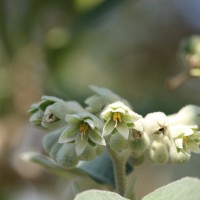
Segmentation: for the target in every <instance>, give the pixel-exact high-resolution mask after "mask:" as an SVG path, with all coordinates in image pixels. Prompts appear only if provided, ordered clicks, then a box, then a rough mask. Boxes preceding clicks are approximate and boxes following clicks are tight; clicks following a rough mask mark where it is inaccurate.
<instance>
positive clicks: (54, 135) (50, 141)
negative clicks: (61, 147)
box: [42, 129, 63, 152]
mask: <svg viewBox="0 0 200 200" xmlns="http://www.w3.org/2000/svg"><path fill="white" fill-rule="evenodd" d="M62 130H63V129H58V130H55V131H53V132H50V133H48V134H46V135H45V136H44V138H43V141H42V144H43V148H44V149H45V151H46V152H49V151H50V149H51V148H52V146H53V145H54V144H55V143H58V138H59V137H60V135H61V133H62Z"/></svg>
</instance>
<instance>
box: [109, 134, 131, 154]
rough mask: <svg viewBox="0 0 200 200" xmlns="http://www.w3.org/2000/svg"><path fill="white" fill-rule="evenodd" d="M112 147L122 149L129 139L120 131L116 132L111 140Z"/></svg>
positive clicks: (117, 149) (116, 149)
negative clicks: (119, 132)
mask: <svg viewBox="0 0 200 200" xmlns="http://www.w3.org/2000/svg"><path fill="white" fill-rule="evenodd" d="M115 132H116V131H115ZM109 145H110V147H111V148H112V149H113V150H115V151H121V150H123V149H125V148H126V146H127V141H126V140H125V139H124V137H122V136H121V135H120V134H118V133H114V134H113V135H112V136H111V137H110V140H109Z"/></svg>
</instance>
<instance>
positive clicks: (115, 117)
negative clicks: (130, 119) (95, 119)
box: [112, 112, 122, 122]
mask: <svg viewBox="0 0 200 200" xmlns="http://www.w3.org/2000/svg"><path fill="white" fill-rule="evenodd" d="M112 119H113V121H114V122H121V121H122V117H121V114H120V113H119V112H115V113H113V116H112Z"/></svg>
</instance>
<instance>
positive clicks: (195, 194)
mask: <svg viewBox="0 0 200 200" xmlns="http://www.w3.org/2000/svg"><path fill="white" fill-rule="evenodd" d="M199 188H200V180H199V179H197V178H190V177H186V178H183V179H180V180H178V181H175V182H173V183H170V184H168V185H166V186H164V187H161V188H159V189H157V190H155V191H154V192H152V193H150V194H148V195H146V196H145V197H143V198H142V200H158V199H159V200H169V199H170V200H180V199H181V200H199V199H200V192H199Z"/></svg>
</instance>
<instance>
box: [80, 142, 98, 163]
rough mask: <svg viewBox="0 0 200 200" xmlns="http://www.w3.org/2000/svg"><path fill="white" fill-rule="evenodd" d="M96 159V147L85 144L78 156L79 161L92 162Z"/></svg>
mask: <svg viewBox="0 0 200 200" xmlns="http://www.w3.org/2000/svg"><path fill="white" fill-rule="evenodd" d="M95 157H96V147H95V146H92V145H90V144H87V146H86V147H85V149H84V151H83V152H82V153H81V155H80V156H79V159H80V160H86V161H87V160H92V159H94V158H95Z"/></svg>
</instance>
